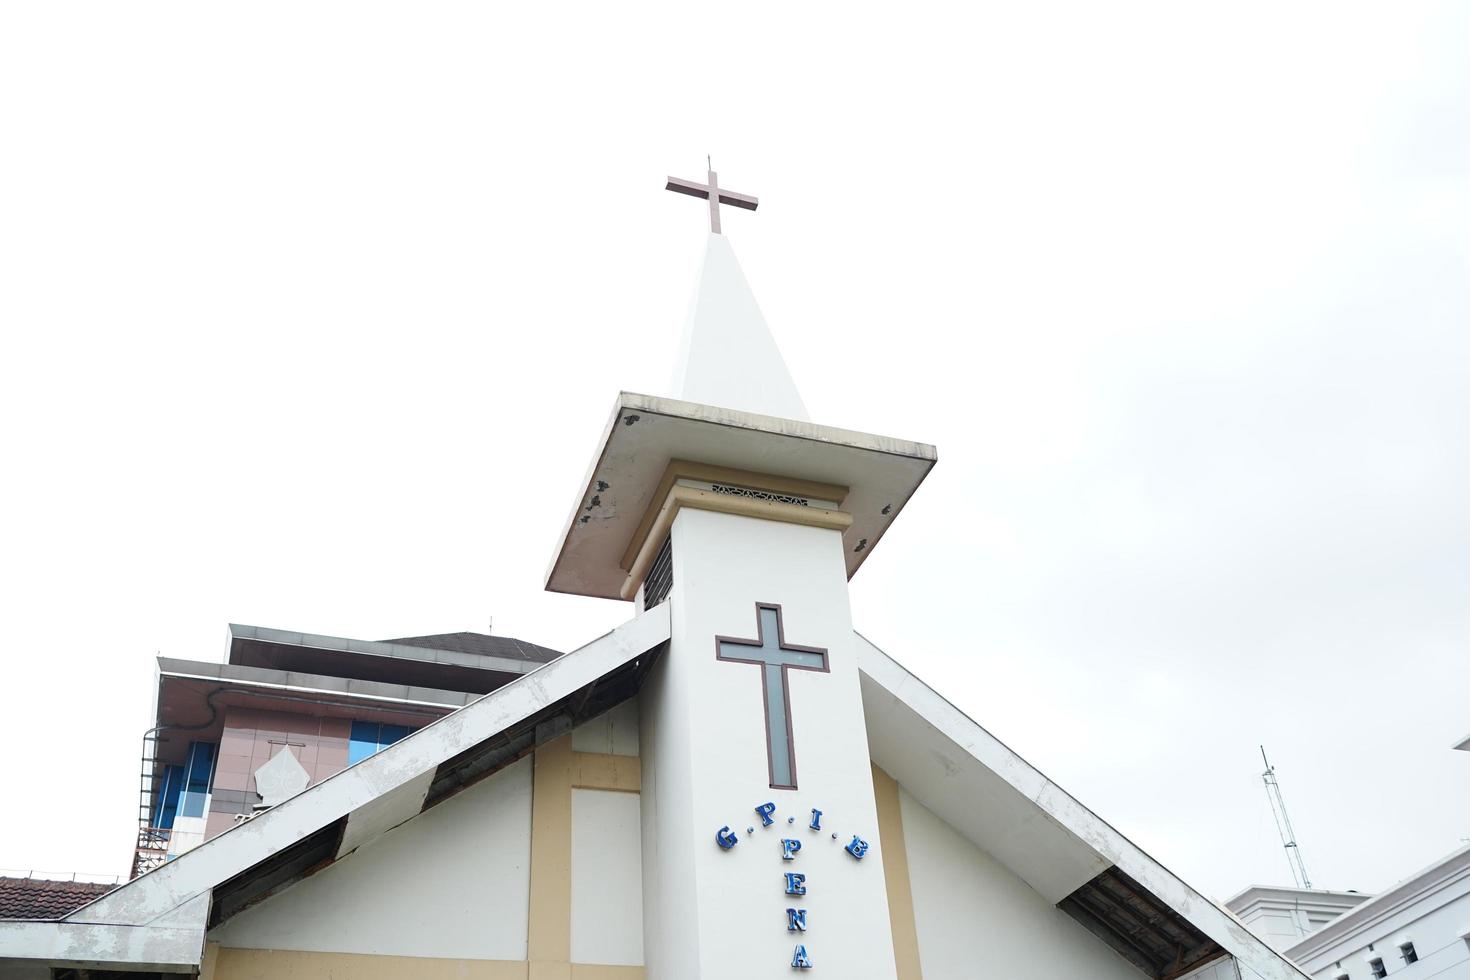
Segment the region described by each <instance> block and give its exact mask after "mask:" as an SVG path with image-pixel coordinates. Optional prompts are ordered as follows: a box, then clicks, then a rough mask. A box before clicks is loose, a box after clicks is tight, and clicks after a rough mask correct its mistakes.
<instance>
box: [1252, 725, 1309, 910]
mask: <svg viewBox="0 0 1470 980" xmlns="http://www.w3.org/2000/svg"><path fill="white" fill-rule="evenodd" d="M1261 761H1262V762H1264V763H1265V764H1266V771H1265V772H1263V773H1261V782H1263V783H1265V784H1266V799H1268V800H1270V801H1271V816H1272V817H1274V818H1275V820H1276V832H1277V833H1278V834H1280V835H1281V846H1282V847H1283V848H1285V849H1286V863H1287V864H1289V865H1291V876H1292V878H1294V879H1295V880H1296V886H1297V887H1298V888H1311V887H1312V879H1311V878H1308V877H1307V865H1306V863H1305V862H1304V861H1302V849H1301V848H1300V847H1298V846H1297V843H1296V831H1294V830H1292V829H1291V818H1290V817H1288V816H1287V815H1286V800H1285V799H1283V798H1282V796H1281V784H1280V783H1278V782H1277V781H1276V767H1275V766H1273V765H1271V763H1270V761H1269V760H1268V759H1267V758H1266V747H1265V746H1264V745H1263V746H1261Z"/></svg>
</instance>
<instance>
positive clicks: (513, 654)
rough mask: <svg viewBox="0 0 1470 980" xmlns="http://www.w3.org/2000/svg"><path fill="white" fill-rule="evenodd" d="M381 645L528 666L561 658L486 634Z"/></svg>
mask: <svg viewBox="0 0 1470 980" xmlns="http://www.w3.org/2000/svg"><path fill="white" fill-rule="evenodd" d="M382 642H383V643H399V644H402V645H403V646H406V647H424V648H426V649H429V650H452V651H454V652H455V653H475V654H480V655H481V656H487V657H508V658H511V659H515V660H527V661H531V662H532V663H538V664H545V663H550V662H551V661H553V660H555V659H556V658H557V657H560V656H561V654H560V653H559V652H558V651H556V650H552V649H550V648H548V647H543V646H538V645H537V644H535V643H527V642H526V641H525V640H517V639H513V638H512V637H509V636H491V635H490V634H489V633H435V634H433V635H431V636H401V637H398V638H396V639H392V640H383V641H382Z"/></svg>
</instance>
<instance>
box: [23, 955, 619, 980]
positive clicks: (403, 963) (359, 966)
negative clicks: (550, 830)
mask: <svg viewBox="0 0 1470 980" xmlns="http://www.w3.org/2000/svg"><path fill="white" fill-rule="evenodd" d="M548 976H551V974H547V973H545V972H537V973H533V972H532V971H531V965H530V964H529V963H525V962H518V963H517V962H507V961H504V960H465V959H445V958H434V957H416V956H363V955H359V954H354V953H309V952H301V951H298V950H269V949H221V950H220V951H219V956H218V957H217V959H216V962H215V967H214V972H213V973H212V974H211V973H205V974H203V975H202V977H201V980H407V978H412V980H542V978H543V977H548ZM556 976H557V977H558V978H559V980H643V968H642V967H638V966H587V965H583V964H580V963H573V964H570V965H569V966H567V968H566V970H565V971H564V972H561V973H560V974H557V975H556ZM0 977H4V974H3V973H0Z"/></svg>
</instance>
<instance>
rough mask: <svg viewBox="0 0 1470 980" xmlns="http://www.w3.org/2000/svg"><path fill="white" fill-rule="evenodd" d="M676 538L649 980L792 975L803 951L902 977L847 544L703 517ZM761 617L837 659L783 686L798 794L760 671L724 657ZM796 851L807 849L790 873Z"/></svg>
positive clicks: (816, 962)
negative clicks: (778, 773)
mask: <svg viewBox="0 0 1470 980" xmlns="http://www.w3.org/2000/svg"><path fill="white" fill-rule="evenodd" d="M672 534H673V555H674V561H673V576H674V578H673V589H672V592H671V594H670V598H669V601H670V603H671V604H672V607H671V620H672V624H673V625H672V636H671V641H670V649H669V650H668V652H667V653H666V654H665V656H664V658H663V660H662V662H661V663H660V664H659V666H658V667H657V668H656V672H655V673H656V676H655V678H654V679H653V681H652V683H653V684H654V685H655V690H656V691H657V692H658V693H657V694H655V695H654V696H651V697H645V698H644V699H643V700H644V704H645V705H648V706H650V709H649V712H648V713H647V714H645V717H644V727H643V765H644V783H645V787H644V791H645V799H646V800H647V804H646V805H647V808H648V810H649V813H648V814H647V817H648V822H647V825H646V826H647V829H646V831H645V833H646V835H647V836H646V837H645V852H644V853H645V863H644V866H645V875H646V877H645V884H646V886H647V890H648V891H652V892H653V893H654V894H652V895H647V896H646V903H645V908H646V910H647V914H646V918H645V923H646V927H645V955H646V962H647V966H648V976H649V978H650V980H683V978H688V977H693V976H698V977H700V978H703V980H719V978H726V977H728V978H732V980H733V978H737V977H738V978H745V977H749V976H770V975H776V974H777V973H781V974H782V975H784V971H785V970H788V969H790V964H791V959H792V955H793V951H794V949H795V947H796V946H797V944H801V945H804V946H805V947H806V949H807V951H808V953H809V955H810V957H811V960H812V963H813V968H814V969H817V970H820V971H822V973H823V974H824V975H828V976H841V977H849V978H873V980H887V978H892V977H894V974H895V968H894V960H893V947H892V937H891V934H890V928H889V919H888V901H887V892H886V889H885V884H884V877H883V865H882V855H881V849H882V842H881V841H880V840H879V839H878V833H877V829H878V828H877V816H876V810H875V806H874V800H873V783H872V774H871V769H870V763H869V753H868V745H867V734H866V726H865V724H864V719H863V714H862V698H861V695H860V692H859V689H858V673H857V668H856V666H855V663H854V658H853V655H852V651H851V644H852V636H853V633H852V623H851V616H850V612H849V606H848V595H847V574H846V569H845V566H844V562H843V553H842V538H841V535H840V534H839V533H838V532H836V531H831V530H823V529H818V528H812V527H805V526H801V525H796V524H787V523H776V522H772V521H766V520H760V519H754V518H748V517H739V516H734V515H730V514H723V513H715V512H712V511H704V510H693V509H686V510H682V511H680V512H679V515H678V517H677V518H676V519H675V521H674V524H673V529H672ZM757 603H776V604H779V605H780V606H781V607H782V617H783V625H784V633H785V641H786V642H787V643H789V644H798V645H804V646H811V647H825V648H826V649H827V662H828V667H829V671H828V672H825V673H824V672H817V671H811V670H798V669H792V670H789V671H788V672H787V684H788V690H789V692H790V705H791V719H792V731H793V735H794V746H795V756H796V776H797V785H798V788H797V789H795V790H785V789H772V788H771V787H770V782H771V779H770V775H769V771H768V760H767V746H766V732H765V726H764V714H763V711H762V710H761V707H760V705H761V703H762V702H761V697H762V686H761V670H762V668H760V667H759V666H757V665H754V664H744V663H732V662H728V661H721V660H718V659H716V656H715V653H716V637H717V636H720V635H723V636H728V637H737V638H749V639H755V638H756V636H757V608H756V604H757ZM653 706H656V707H653ZM655 712H656V716H654V714H655ZM694 759H697V760H698V765H697V766H695V765H692V764H691V760H694ZM766 802H773V803H775V804H776V808H777V809H776V811H775V814H774V818H775V823H774V825H772V826H770V827H768V828H767V827H763V826H762V823H761V820H760V818H759V816H758V815H757V813H756V812H755V809H754V808H755V807H756V806H758V805H760V804H763V803H766ZM812 808H817V809H820V810H822V811H823V817H822V821H821V823H822V829H821V830H820V831H813V830H811V829H810V827H809V825H810V821H811V812H810V811H811V810H812ZM789 817H794V818H795V822H794V823H788V818H789ZM726 825H728V826H729V827H730V828H731V830H733V831H735V832H736V833H738V835H739V838H740V842H739V843H738V844H737V845H735V846H734V847H732V848H730V849H728V850H725V849H722V848H720V847H719V846H718V845H717V844H716V841H715V835H716V832H717V831H718V830H719V829H720V828H721V827H722V826H726ZM748 827H754V828H755V829H754V832H753V833H752V834H747V833H746V829H747V828H748ZM833 832H837V833H838V834H839V838H838V839H837V840H833V839H832V836H831V835H832V833H833ZM853 835H859V836H861V837H862V838H863V839H864V840H866V841H867V842H868V843H869V844H870V845H871V850H870V851H869V852H868V854H867V856H866V857H864V858H863V859H862V860H857V859H855V858H853V857H852V856H851V855H850V854H848V853H847V852H846V851H845V850H844V847H845V845H847V844H848V843H849V842H850V841H851V839H852V837H853ZM782 838H791V839H796V840H800V841H801V844H802V849H801V850H800V851H799V852H798V853H797V854H796V856H795V858H794V859H793V860H791V861H785V860H783V859H782V853H781V843H780V842H781V839H782ZM787 872H795V873H800V874H804V875H806V887H807V889H808V893H807V895H806V896H804V897H793V896H788V895H787V894H786V893H785V874H786V873H787ZM790 907H796V908H805V909H806V910H807V912H808V929H807V931H806V932H805V933H801V932H791V931H788V928H787V916H786V911H785V910H786V909H787V908H790Z"/></svg>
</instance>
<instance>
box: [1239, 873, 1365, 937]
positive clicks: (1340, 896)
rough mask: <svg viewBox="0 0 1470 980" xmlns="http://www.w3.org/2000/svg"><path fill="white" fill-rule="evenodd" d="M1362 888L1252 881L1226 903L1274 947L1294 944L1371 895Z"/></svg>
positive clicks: (1242, 920)
mask: <svg viewBox="0 0 1470 980" xmlns="http://www.w3.org/2000/svg"><path fill="white" fill-rule="evenodd" d="M1372 897H1373V896H1372V895H1366V894H1364V893H1362V892H1353V891H1347V892H1332V891H1324V890H1321V889H1316V888H1278V887H1273V886H1269V885H1253V886H1251V887H1250V888H1247V889H1246V890H1245V891H1243V892H1241V893H1240V894H1239V895H1236V896H1235V897H1234V898H1232V899H1230V900H1229V901H1227V902H1226V903H1225V907H1226V908H1228V909H1229V910H1230V911H1232V912H1234V913H1235V914H1236V915H1237V916H1239V917H1240V921H1241V922H1244V923H1245V924H1246V925H1248V926H1250V927H1251V931H1252V932H1254V933H1255V934H1256V935H1257V936H1260V937H1261V938H1262V939H1264V940H1266V942H1268V943H1270V944H1271V947H1272V948H1273V949H1281V950H1284V949H1287V948H1289V947H1291V946H1295V945H1296V944H1297V943H1299V942H1301V941H1302V940H1303V939H1305V938H1306V937H1308V936H1310V935H1311V934H1312V933H1314V932H1316V931H1317V930H1318V929H1320V928H1322V927H1323V926H1325V925H1327V923H1329V922H1331V921H1332V920H1333V919H1336V918H1337V917H1338V916H1341V915H1343V914H1345V913H1347V912H1350V911H1352V910H1353V909H1354V908H1356V907H1358V906H1359V905H1361V904H1363V903H1364V902H1366V901H1367V900H1368V899H1370V898H1372Z"/></svg>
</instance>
